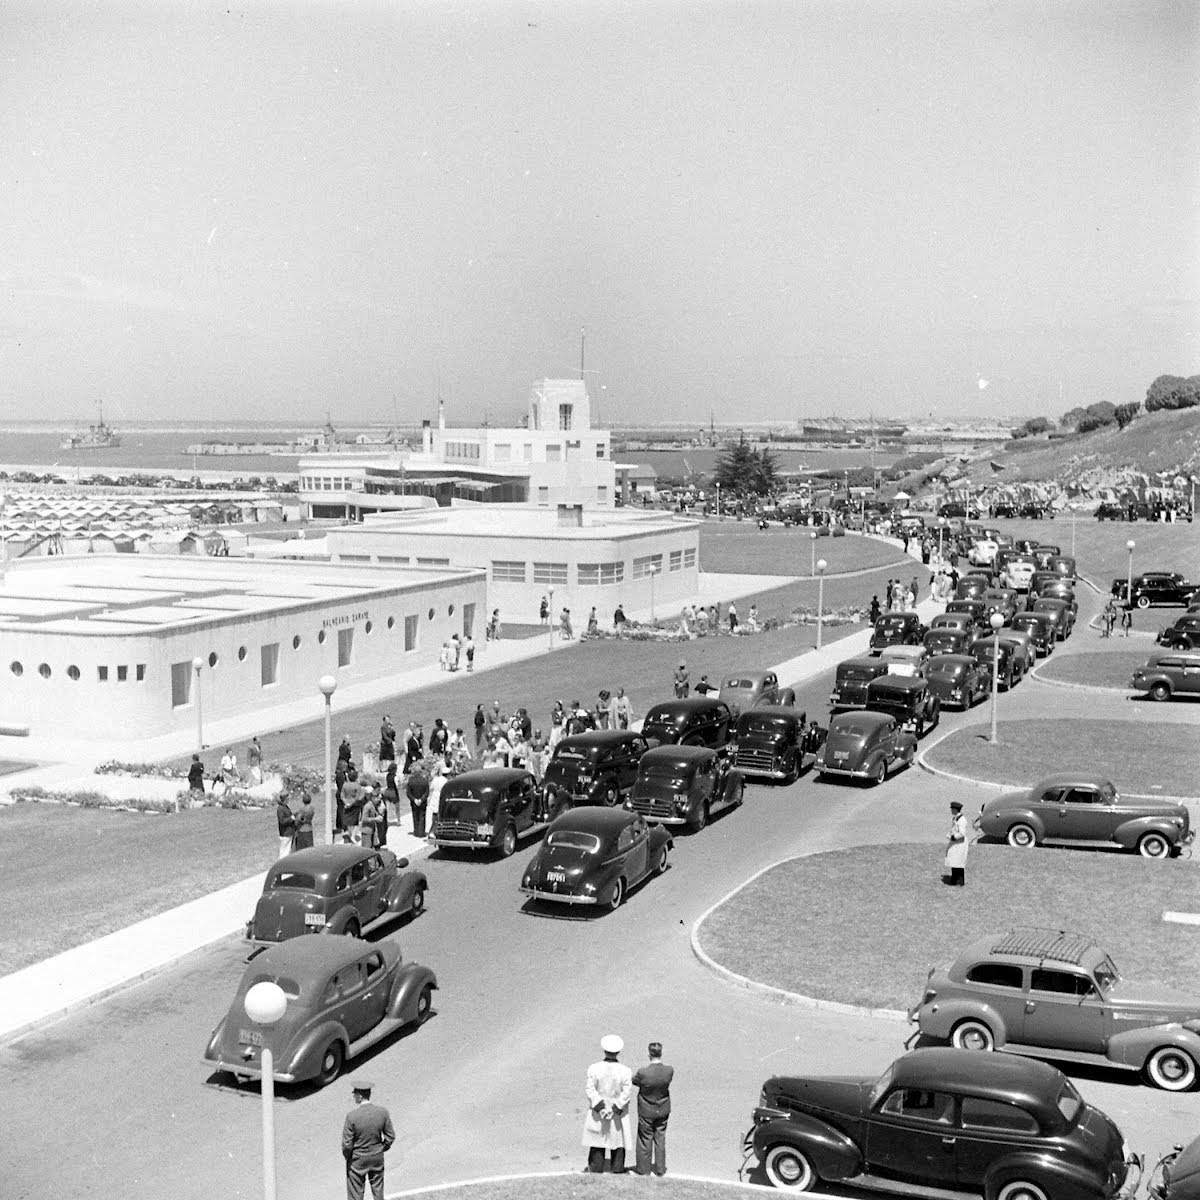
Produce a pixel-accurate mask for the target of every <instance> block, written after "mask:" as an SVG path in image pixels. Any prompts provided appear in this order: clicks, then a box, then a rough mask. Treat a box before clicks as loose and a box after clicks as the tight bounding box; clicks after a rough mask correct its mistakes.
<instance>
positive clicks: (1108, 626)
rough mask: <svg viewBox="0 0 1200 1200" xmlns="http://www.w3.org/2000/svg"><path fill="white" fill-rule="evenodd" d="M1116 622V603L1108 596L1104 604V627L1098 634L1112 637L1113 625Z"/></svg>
mask: <svg viewBox="0 0 1200 1200" xmlns="http://www.w3.org/2000/svg"><path fill="white" fill-rule="evenodd" d="M1116 622H1117V607H1116V604H1115V603H1114V602H1113V600H1112V599H1111V598H1110V599H1109V601H1108V603H1107V604H1106V605H1105V606H1104V629H1103V632H1102V633H1101V634H1100V636H1101V637H1106V638H1110V637H1112V631H1113V626H1114V625H1115V624H1116Z"/></svg>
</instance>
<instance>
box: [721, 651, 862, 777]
mask: <svg viewBox="0 0 1200 1200" xmlns="http://www.w3.org/2000/svg"><path fill="white" fill-rule="evenodd" d="M867 661H869V662H872V663H873V662H875V661H876V660H875V659H868V660H867ZM815 750H816V746H814V745H811V737H810V735H809V729H808V718H807V716H806V714H805V713H804V712H803V711H802V710H801V709H798V708H793V707H791V706H790V705H770V706H764V707H762V708H754V709H751V710H750V711H749V712H744V713H742V715H741V716H740V717H738V721H737V729H736V732H735V734H734V745H733V751H734V759H733V762H734V766H735V767H737V769H738V770H739V771H740V772H741V773H742V774H743V775H746V776H749V777H750V778H753V779H777V780H781V781H782V782H784V783H793V782H795V780H796V779H798V778H799V777H800V772H801V771H802V770H803V769H804V756H805V754H806V753H809V754H811V753H814V752H815Z"/></svg>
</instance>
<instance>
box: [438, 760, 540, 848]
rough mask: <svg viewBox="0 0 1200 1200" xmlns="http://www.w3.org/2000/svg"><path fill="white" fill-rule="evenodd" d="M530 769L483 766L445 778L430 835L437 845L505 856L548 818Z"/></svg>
mask: <svg viewBox="0 0 1200 1200" xmlns="http://www.w3.org/2000/svg"><path fill="white" fill-rule="evenodd" d="M544 803H545V798H544V797H543V795H542V794H541V792H540V791H539V789H538V786H537V782H536V781H535V780H534V778H533V776H532V775H531V774H530V773H529V772H528V771H520V770H517V769H516V768H515V767H486V768H483V769H481V770H478V771H464V772H463V773H462V774H461V775H454V776H452V777H451V778H449V779H447V780H446V783H445V785H444V786H443V788H442V794H441V797H440V798H439V800H438V810H437V815H436V816H435V817H434V820H433V827H432V829H431V830H430V833H429V840H430V841H431V842H433V844H434V845H435V846H437V847H438V848H439V849H440V850H497V851H499V852H500V854H501V855H503V856H504V857H505V858H507V857H508V856H509V855H510V854H512V853H513V851H514V850H516V848H517V843H518V841H520V839H521V838H523V837H526V836H527V835H530V834H534V833H540V832H541V831H542V830H543V829H545V827H546V825H547V824H548V822H549V819H550V811H549V810H547V809H546V808H545V807H544Z"/></svg>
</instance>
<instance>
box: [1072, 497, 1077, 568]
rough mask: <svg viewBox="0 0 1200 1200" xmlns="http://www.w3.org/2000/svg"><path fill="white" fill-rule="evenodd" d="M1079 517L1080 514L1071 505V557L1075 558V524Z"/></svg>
mask: <svg viewBox="0 0 1200 1200" xmlns="http://www.w3.org/2000/svg"><path fill="white" fill-rule="evenodd" d="M1078 517H1079V513H1077V512H1076V511H1075V506H1074V505H1071V557H1072V558H1074V557H1075V522H1076V520H1077V519H1078Z"/></svg>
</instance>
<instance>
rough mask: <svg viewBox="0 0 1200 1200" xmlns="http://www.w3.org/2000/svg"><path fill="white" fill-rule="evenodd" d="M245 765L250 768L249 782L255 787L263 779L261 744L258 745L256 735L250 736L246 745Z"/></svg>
mask: <svg viewBox="0 0 1200 1200" xmlns="http://www.w3.org/2000/svg"><path fill="white" fill-rule="evenodd" d="M246 765H247V766H248V767H249V769H250V783H251V785H252V786H253V787H257V786H258V785H259V784H260V783H262V781H263V773H262V746H260V745H259V742H258V738H256V737H252V738H251V739H250V745H249V746H247V747H246Z"/></svg>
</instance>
